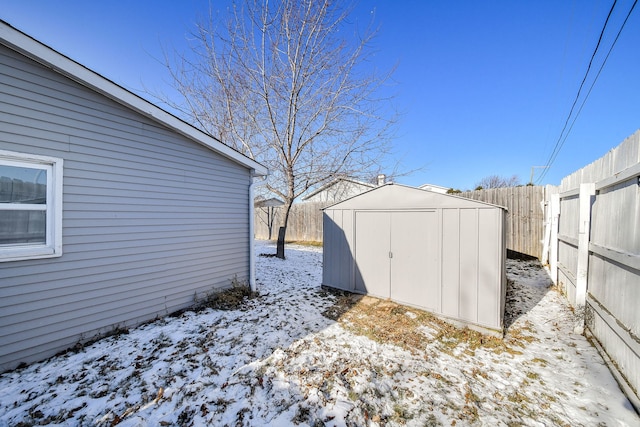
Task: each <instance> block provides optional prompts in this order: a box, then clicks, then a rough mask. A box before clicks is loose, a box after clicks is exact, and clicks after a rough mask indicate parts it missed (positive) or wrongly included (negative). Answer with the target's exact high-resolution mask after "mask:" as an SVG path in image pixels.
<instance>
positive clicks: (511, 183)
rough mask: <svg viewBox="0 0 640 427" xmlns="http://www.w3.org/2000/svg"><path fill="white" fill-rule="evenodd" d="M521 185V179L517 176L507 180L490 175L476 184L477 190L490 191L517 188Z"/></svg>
mask: <svg viewBox="0 0 640 427" xmlns="http://www.w3.org/2000/svg"><path fill="white" fill-rule="evenodd" d="M518 185H520V178H518V176H517V175H513V176H512V177H511V178H506V177H502V176H498V175H489V176H487V177H484V178H482V179H481V180H480V181H479V182H478V183H477V184H476V190H483V189H484V190H488V189H490V188H502V187H516V186H518Z"/></svg>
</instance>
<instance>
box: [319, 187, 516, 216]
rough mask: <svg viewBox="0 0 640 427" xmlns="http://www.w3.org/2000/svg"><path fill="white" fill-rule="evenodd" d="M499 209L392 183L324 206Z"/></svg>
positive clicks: (470, 200)
mask: <svg viewBox="0 0 640 427" xmlns="http://www.w3.org/2000/svg"><path fill="white" fill-rule="evenodd" d="M436 207H437V208H496V209H504V210H507V209H506V208H505V207H503V206H498V205H492V204H491V203H486V202H481V201H478V200H472V199H467V198H464V197H459V196H454V195H451V194H442V193H435V192H433V191H428V190H422V189H420V188H416V187H409V186H406V185H401V184H394V183H389V184H385V185H382V186H380V187H376V188H374V189H372V190H369V191H366V192H364V193H362V194H359V195H357V196H354V197H351V198H350V199H347V200H343V201H342V202H338V203H336V204H333V205H331V206H328V207H326V208H324V209H325V210H331V209H421V208H425V209H428V208H436Z"/></svg>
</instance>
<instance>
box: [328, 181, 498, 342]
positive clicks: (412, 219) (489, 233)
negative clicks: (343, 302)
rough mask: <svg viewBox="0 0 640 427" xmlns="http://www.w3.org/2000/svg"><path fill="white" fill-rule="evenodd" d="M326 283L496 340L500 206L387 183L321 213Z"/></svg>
mask: <svg viewBox="0 0 640 427" xmlns="http://www.w3.org/2000/svg"><path fill="white" fill-rule="evenodd" d="M323 227H324V265H323V284H324V285H327V286H331V287H335V288H339V289H343V290H347V291H351V292H357V293H365V294H369V295H373V296H376V297H380V298H389V299H391V300H394V301H397V302H399V303H402V304H406V305H410V306H415V307H418V308H421V309H424V310H427V311H430V312H433V313H434V314H437V315H440V316H443V317H446V318H450V319H453V320H456V321H458V322H461V323H463V324H468V325H470V326H472V327H477V329H481V330H483V331H488V332H497V333H498V334H501V332H502V327H503V314H504V304H505V296H506V269H505V268H506V267H505V257H506V247H505V234H504V227H505V210H504V209H503V208H500V207H497V206H493V205H489V204H485V203H479V202H476V201H471V200H468V199H461V198H458V197H453V196H448V195H443V194H437V193H429V192H427V191H424V190H420V189H415V188H408V187H403V186H398V185H387V186H384V187H380V188H378V189H375V190H372V191H370V192H368V193H365V194H363V195H360V196H356V197H354V198H352V199H350V200H348V201H345V202H342V203H338V204H336V205H334V206H331V207H329V208H327V209H325V210H324V223H323Z"/></svg>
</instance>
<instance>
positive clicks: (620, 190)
mask: <svg viewBox="0 0 640 427" xmlns="http://www.w3.org/2000/svg"><path fill="white" fill-rule="evenodd" d="M582 184H591V186H592V187H593V188H595V196H590V198H589V199H588V200H587V199H586V197H587V196H586V195H578V192H577V191H576V190H577V189H578V188H580V186H581V185H582ZM558 192H559V195H560V196H559V197H560V219H559V224H558V233H559V237H558V241H557V242H555V243H554V242H552V243H551V245H552V246H555V245H557V248H558V258H557V266H558V271H557V273H556V274H557V278H558V279H557V284H558V285H559V287H560V289H563V290H564V291H565V292H566V295H567V299H568V300H569V303H570V304H571V305H573V306H575V307H580V306H581V305H582V304H584V302H583V300H582V299H581V298H579V296H580V295H579V292H578V293H577V292H576V288H575V282H576V278H578V279H579V278H581V277H582V278H584V275H585V270H584V267H585V266H584V265H583V266H582V268H583V270H582V271H578V263H577V262H576V258H577V249H576V248H575V247H574V246H573V243H574V241H578V240H579V239H578V236H579V235H582V236H583V237H585V236H586V238H587V239H588V256H587V266H586V286H587V288H586V305H585V312H584V315H585V323H586V326H587V328H588V330H589V332H590V333H591V334H592V335H593V336H594V337H595V338H596V339H597V340H598V342H599V343H600V344H601V346H602V348H603V349H604V351H605V352H606V356H605V360H607V359H609V358H610V359H611V360H612V361H613V363H611V364H610V368H611V369H612V370H613V371H615V372H617V373H618V374H620V375H618V377H619V378H624V381H626V389H625V390H631V392H632V394H633V395H630V396H629V398H630V400H631V401H632V402H633V403H634V405H635V406H636V409H640V403H639V402H640V399H639V398H638V389H639V388H640V344H639V343H640V311H639V310H638V303H639V302H640V131H637V132H636V133H635V134H634V135H632V136H631V137H629V138H627V139H626V140H625V141H624V142H623V143H622V144H620V145H619V146H617V147H615V148H614V149H612V150H611V151H609V153H607V154H606V155H605V156H603V157H602V158H600V159H598V160H596V161H594V162H593V163H591V164H589V165H587V166H585V167H584V168H582V169H580V170H578V171H576V172H574V173H572V174H571V175H569V176H567V177H565V178H564V179H563V180H562V182H561V184H560V186H559V188H558ZM580 197H582V198H583V200H582V204H583V207H585V206H587V207H590V216H591V222H590V225H589V223H588V222H586V218H583V220H580V218H579V215H578V210H579V205H580V203H581V201H580ZM581 227H583V228H586V227H588V229H585V230H580V228H581ZM553 274H554V272H553V271H552V275H553ZM580 312H581V310H578V313H580Z"/></svg>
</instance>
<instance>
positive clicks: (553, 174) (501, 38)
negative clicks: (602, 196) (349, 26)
mask: <svg viewBox="0 0 640 427" xmlns="http://www.w3.org/2000/svg"><path fill="white" fill-rule="evenodd" d="M612 3H613V0H606V1H604V0H603V1H595V0H550V1H546V0H536V1H533V0H532V1H515V0H512V1H446V0H442V1H436V0H433V1H432V0H424V1H420V0H415V1H410V0H405V1H397V0H396V1H393V0H361V1H360V3H359V5H358V7H357V8H356V10H355V11H354V14H353V20H354V22H363V23H364V22H367V20H368V19H370V18H371V16H374V17H375V20H376V22H377V23H378V24H379V26H380V32H379V34H378V36H377V38H376V39H375V44H374V46H373V47H374V48H375V50H376V55H375V59H374V61H375V64H373V65H375V66H376V67H379V68H381V69H389V68H392V67H394V66H396V65H397V70H396V72H395V74H394V85H393V87H392V88H391V89H390V90H392V91H393V92H394V93H395V94H396V97H395V105H396V108H397V109H398V110H399V111H401V112H402V115H401V117H400V121H399V124H398V128H397V137H396V139H395V141H394V145H395V147H396V154H397V160H399V161H400V162H401V164H402V166H403V167H404V168H405V169H407V170H409V169H411V170H412V169H418V168H421V169H420V170H419V171H416V172H415V173H413V174H412V175H410V176H405V177H401V178H399V179H398V180H397V181H398V182H401V183H404V184H408V185H420V184H424V183H431V184H436V185H441V186H445V187H454V188H460V189H470V188H473V187H474V186H475V184H476V183H477V182H478V181H480V179H482V178H483V177H486V176H488V175H501V176H505V177H510V176H512V175H518V176H519V178H520V181H521V182H522V183H526V182H528V181H529V176H530V173H531V167H532V166H542V165H545V164H546V163H547V161H548V159H549V156H550V155H551V153H552V150H553V148H554V146H555V145H556V142H557V141H558V139H559V138H560V133H561V131H562V129H563V126H564V124H565V121H566V119H567V116H568V114H569V110H570V108H571V105H572V104H573V102H574V99H575V97H576V94H577V92H578V88H579V86H580V83H581V81H582V79H583V77H584V74H585V72H586V70H587V66H588V64H589V61H590V59H591V56H592V53H593V51H594V49H595V47H596V43H597V41H598V37H599V35H600V32H601V30H602V27H603V25H604V21H605V19H606V17H607V14H608V12H609V9H610V8H611V4H612ZM227 4H228V1H216V0H211V2H209V1H206V0H181V1H163V0H156V1H151V0H137V1H119V0H113V1H109V2H107V1H104V2H98V1H86V0H83V1H75V0H74V1H71V0H59V1H44V0H40V1H34V0H0V18H1V19H3V20H5V21H7V22H8V23H9V24H11V25H13V26H14V27H16V28H18V29H19V30H21V31H24V32H26V33H27V34H29V35H31V36H33V37H35V38H36V39H38V40H40V41H42V42H44V43H45V44H48V45H49V46H51V47H53V48H54V49H56V50H58V51H59V52H61V53H63V54H65V55H67V56H69V57H71V58H72V59H74V60H76V61H78V62H80V63H81V64H83V65H85V66H87V67H89V68H91V69H93V70H94V71H97V72H98V73H100V74H102V75H103V76H105V77H107V78H109V79H111V80H113V81H115V82H116V83H118V84H121V85H122V86H124V87H126V88H127V89H129V90H132V91H134V92H136V93H138V94H141V95H143V96H145V95H144V90H143V89H144V88H147V89H149V90H152V91H160V92H166V93H170V89H169V86H168V82H169V81H170V78H169V77H168V76H167V73H166V70H165V68H164V66H163V64H162V56H163V55H162V48H163V47H165V48H166V49H169V50H172V49H176V50H178V51H184V50H186V49H188V44H187V38H188V37H189V32H190V30H191V29H193V27H194V25H195V22H196V21H197V20H198V19H200V18H201V17H203V16H205V15H206V14H207V13H208V10H209V6H210V5H211V7H212V8H213V9H214V10H215V9H222V10H224V8H225V7H226V5H227ZM632 4H633V0H619V1H618V3H617V5H616V8H615V9H614V12H613V14H612V16H611V18H610V22H609V24H608V27H607V32H605V34H604V37H603V40H602V42H601V46H600V53H599V54H598V55H596V57H595V58H594V61H593V64H592V66H591V68H592V72H591V74H590V77H589V78H588V79H587V81H586V83H585V87H584V88H583V90H582V95H581V97H580V98H579V100H578V104H577V106H576V109H575V111H574V115H573V116H572V117H571V119H570V121H569V125H571V123H572V122H573V119H574V117H575V112H577V110H578V108H579V107H580V105H581V104H582V101H583V100H584V98H585V95H586V93H587V92H588V90H589V88H590V86H591V83H592V82H593V77H594V76H595V74H596V73H597V71H598V70H599V68H600V66H601V64H602V61H603V59H604V56H605V55H606V53H607V52H608V51H609V48H610V46H611V44H612V42H613V39H614V37H615V35H616V34H617V32H618V30H619V29H620V26H621V25H622V21H623V20H624V18H625V16H626V15H627V13H628V11H629V9H630V8H631V5H632ZM639 46H640V6H638V7H636V10H634V12H633V13H632V15H631V17H630V18H629V21H628V22H627V24H626V26H625V28H624V30H623V32H622V34H621V36H620V38H619V40H618V42H617V44H616V46H615V47H614V49H613V51H612V52H611V55H610V56H609V58H608V60H607V63H606V65H605V67H604V69H603V71H602V73H601V74H600V76H599V77H598V80H597V82H596V84H595V86H594V87H593V90H592V91H591V93H590V95H589V98H588V99H587V101H586V103H585V104H584V108H583V109H582V110H581V112H580V115H579V116H578V118H577V120H576V121H575V123H574V125H573V127H572V129H571V132H570V133H569V135H568V137H567V138H566V140H565V141H564V143H563V146H562V149H561V151H560V152H559V154H558V156H557V158H556V160H555V161H554V163H553V164H552V166H551V168H550V169H549V170H548V171H547V174H546V176H545V177H544V180H543V181H542V183H543V184H559V183H560V180H561V179H562V178H563V177H564V176H566V175H568V174H570V173H571V172H573V171H575V170H577V169H579V168H581V167H583V166H585V165H587V164H589V163H591V162H592V161H594V160H596V159H598V158H599V157H601V156H602V155H604V154H605V153H606V152H607V151H608V150H610V149H611V148H613V147H615V146H617V145H618V144H619V143H621V142H622V141H623V140H624V139H625V138H626V137H628V136H630V135H631V134H633V133H634V132H635V131H636V130H637V129H639V128H640V71H639V70H640V48H639ZM542 172H543V170H542V169H536V170H535V176H534V181H536V180H537V178H538V177H539V176H540V175H541V174H542Z"/></svg>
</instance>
